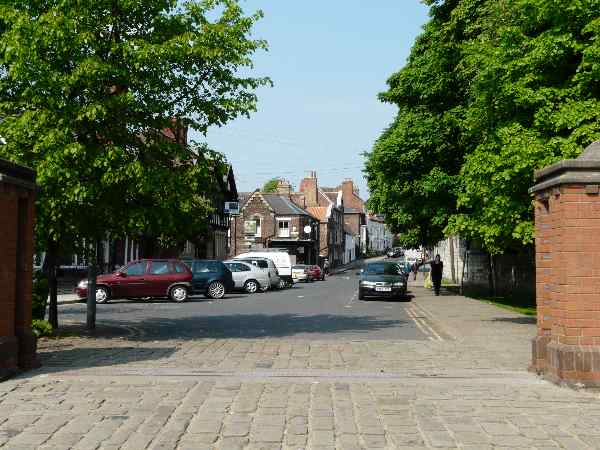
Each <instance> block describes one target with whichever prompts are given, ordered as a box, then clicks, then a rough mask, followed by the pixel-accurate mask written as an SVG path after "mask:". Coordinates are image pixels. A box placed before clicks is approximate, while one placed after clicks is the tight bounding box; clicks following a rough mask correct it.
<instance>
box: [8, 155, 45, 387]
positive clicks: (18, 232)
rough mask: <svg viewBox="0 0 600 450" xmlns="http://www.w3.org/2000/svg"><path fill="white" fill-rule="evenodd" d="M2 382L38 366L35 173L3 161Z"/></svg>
mask: <svg viewBox="0 0 600 450" xmlns="http://www.w3.org/2000/svg"><path fill="white" fill-rule="evenodd" d="M0 175H1V177H0V211H1V214H0V236H2V239H0V255H2V257H1V258H0V379H1V378H2V377H4V376H6V375H8V374H10V373H11V372H12V371H14V370H16V369H17V367H20V368H23V369H26V368H30V367H34V366H36V365H38V362H37V358H36V340H35V337H34V336H33V334H32V332H31V287H32V286H31V284H32V271H33V250H34V244H33V224H34V219H35V217H34V214H35V211H34V200H35V190H34V188H35V185H34V182H33V180H35V173H34V172H33V171H30V170H28V169H25V168H22V167H19V166H15V165H14V164H11V163H8V162H6V161H3V160H0Z"/></svg>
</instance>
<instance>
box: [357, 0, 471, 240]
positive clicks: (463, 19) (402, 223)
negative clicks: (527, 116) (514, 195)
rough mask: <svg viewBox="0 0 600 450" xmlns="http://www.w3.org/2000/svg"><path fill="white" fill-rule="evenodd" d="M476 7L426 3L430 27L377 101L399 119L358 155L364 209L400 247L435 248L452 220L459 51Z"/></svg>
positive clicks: (460, 99) (460, 152)
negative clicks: (365, 190)
mask: <svg viewBox="0 0 600 450" xmlns="http://www.w3.org/2000/svg"><path fill="white" fill-rule="evenodd" d="M481 3H482V1H477V0H469V1H463V2H458V1H447V2H430V4H431V5H432V8H431V20H430V21H429V23H427V25H426V26H425V28H424V32H423V34H422V35H421V36H420V37H419V38H418V39H417V41H416V43H415V45H414V47H413V49H412V52H411V55H410V57H409V60H408V63H407V64H406V66H405V67H404V68H402V69H401V70H400V71H399V72H397V73H396V74H394V75H393V76H392V77H391V78H390V79H389V81H388V84H389V90H388V91H387V92H384V93H383V94H380V99H381V100H382V101H384V102H388V103H392V104H395V105H397V106H398V109H399V111H398V114H397V116H396V119H395V120H394V122H393V123H392V124H391V125H390V127H389V128H388V129H386V130H385V131H384V133H383V134H382V136H381V137H380V138H379V139H378V140H377V142H376V143H375V146H374V147H373V149H372V151H371V152H370V153H368V154H367V155H366V156H367V163H366V175H367V180H368V184H369V189H370V191H371V198H370V201H369V207H370V208H371V209H373V210H375V211H377V212H380V213H383V214H385V215H386V219H387V220H388V222H389V224H390V225H391V227H392V228H393V230H394V232H396V233H399V234H400V241H401V242H402V244H403V245H405V246H408V247H418V246H419V245H431V244H434V243H435V242H437V241H439V240H440V239H441V238H442V237H443V234H444V229H445V228H446V226H447V224H448V220H449V218H450V217H451V216H452V215H453V214H454V213H455V212H456V195H457V187H458V180H457V177H458V174H459V172H460V168H461V165H462V162H463V157H464V153H465V146H464V145H463V142H462V137H461V121H462V120H463V117H464V109H465V97H466V89H467V86H468V83H467V82H466V79H467V78H468V76H469V73H468V71H467V70H465V68H463V67H461V65H460V63H461V58H462V53H461V45H462V44H463V43H464V42H465V41H466V40H468V39H469V38H470V37H471V36H474V35H476V34H477V31H478V26H479V20H480V17H479V6H480V4H481Z"/></svg>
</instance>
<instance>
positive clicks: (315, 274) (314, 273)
mask: <svg viewBox="0 0 600 450" xmlns="http://www.w3.org/2000/svg"><path fill="white" fill-rule="evenodd" d="M308 271H309V275H310V277H311V278H312V279H313V280H321V281H324V280H325V271H324V270H323V269H321V267H319V266H309V268H308Z"/></svg>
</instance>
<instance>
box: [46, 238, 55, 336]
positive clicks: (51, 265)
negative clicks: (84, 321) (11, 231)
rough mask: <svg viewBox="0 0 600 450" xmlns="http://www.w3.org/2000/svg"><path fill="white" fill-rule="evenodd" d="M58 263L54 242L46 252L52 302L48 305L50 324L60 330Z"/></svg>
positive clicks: (49, 244) (51, 242)
mask: <svg viewBox="0 0 600 450" xmlns="http://www.w3.org/2000/svg"><path fill="white" fill-rule="evenodd" d="M57 262H58V244H57V243H56V242H54V241H50V242H49V243H48V250H47V252H46V260H45V261H44V263H45V265H46V268H47V269H46V270H47V272H46V276H47V277H48V291H49V295H50V301H49V304H48V322H50V325H52V328H54V329H56V328H58V280H57V279H56V265H57Z"/></svg>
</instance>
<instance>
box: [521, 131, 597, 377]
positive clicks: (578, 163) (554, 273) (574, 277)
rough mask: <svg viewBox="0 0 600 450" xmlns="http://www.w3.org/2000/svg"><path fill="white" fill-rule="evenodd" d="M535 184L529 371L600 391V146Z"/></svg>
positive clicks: (554, 167)
mask: <svg viewBox="0 0 600 450" xmlns="http://www.w3.org/2000/svg"><path fill="white" fill-rule="evenodd" d="M535 181H536V185H535V186H534V187H533V188H532V189H531V190H530V192H531V193H532V194H534V196H535V200H534V205H535V232H536V293H537V323H538V334H537V336H536V338H535V339H534V340H533V355H532V366H531V368H532V369H533V370H535V371H537V372H539V373H540V374H543V375H544V376H545V377H547V378H549V379H551V380H553V381H555V382H565V383H567V384H584V385H587V386H600V141H599V142H595V143H594V144H592V145H590V146H589V147H588V148H587V149H586V150H585V151H584V152H583V154H582V155H581V156H580V157H579V158H578V159H575V160H565V161H561V162H559V163H556V164H553V165H551V166H549V167H547V168H545V169H542V170H540V171H538V172H536V174H535Z"/></svg>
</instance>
